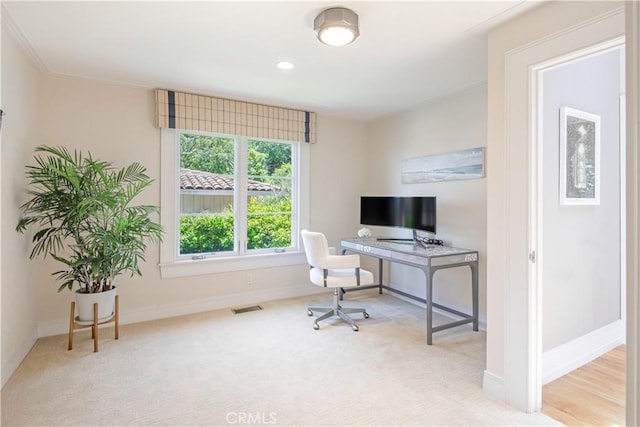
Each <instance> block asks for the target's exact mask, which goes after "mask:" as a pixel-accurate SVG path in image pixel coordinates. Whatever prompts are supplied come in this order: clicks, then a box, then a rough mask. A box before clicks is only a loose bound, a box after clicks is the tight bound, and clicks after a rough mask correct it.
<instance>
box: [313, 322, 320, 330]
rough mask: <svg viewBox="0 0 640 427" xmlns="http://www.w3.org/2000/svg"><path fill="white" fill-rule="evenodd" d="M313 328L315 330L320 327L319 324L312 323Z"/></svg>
mask: <svg viewBox="0 0 640 427" xmlns="http://www.w3.org/2000/svg"><path fill="white" fill-rule="evenodd" d="M313 329H315V330H316V331H317V330H318V329H320V325H318V324H317V323H314V324H313Z"/></svg>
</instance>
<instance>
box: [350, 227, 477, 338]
mask: <svg viewBox="0 0 640 427" xmlns="http://www.w3.org/2000/svg"><path fill="white" fill-rule="evenodd" d="M340 247H341V249H342V253H343V254H344V253H345V252H347V251H350V252H354V253H358V254H361V255H367V256H371V257H375V258H378V260H379V263H378V266H379V267H378V268H379V278H380V279H379V280H380V282H379V284H377V285H371V286H361V287H360V288H357V289H355V288H351V289H344V292H350V291H354V290H361V289H371V288H378V289H379V293H382V290H383V289H386V290H388V291H390V292H395V293H398V294H401V295H403V296H405V297H408V298H411V299H414V300H416V301H420V302H422V303H425V304H426V306H427V344H429V345H431V344H432V342H433V340H432V335H433V333H434V332H438V331H442V330H444V329H449V328H454V327H456V326H460V325H464V324H467V323H473V330H474V331H477V330H478V251H474V250H469V249H458V248H452V247H448V246H438V245H427V246H426V247H422V246H421V245H414V244H411V243H407V242H401V243H398V242H393V241H378V240H376V239H375V238H366V239H342V240H340ZM384 260H387V261H389V262H397V263H399V264H405V265H410V266H412V267H417V268H419V269H421V270H422V271H423V272H424V274H425V277H426V287H427V298H426V299H423V298H419V297H417V296H415V295H411V294H408V293H406V292H402V291H400V290H398V289H394V288H392V287H390V286H385V285H384V284H383V283H382V267H383V261H384ZM460 266H469V267H470V268H471V295H472V296H471V298H472V310H473V313H472V314H471V315H470V314H467V313H462V312H460V311H458V310H454V309H452V308H449V307H446V306H444V305H441V304H437V303H435V302H433V275H434V273H435V272H436V271H438V270H442V269H445V268H453V267H460ZM433 307H436V308H439V309H441V310H444V311H447V312H449V313H452V314H454V315H456V316H458V317H461V318H462V319H461V320H456V321H453V322H450V323H445V324H442V325H438V326H433Z"/></svg>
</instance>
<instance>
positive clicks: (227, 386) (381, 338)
mask: <svg viewBox="0 0 640 427" xmlns="http://www.w3.org/2000/svg"><path fill="white" fill-rule="evenodd" d="M310 299H311V298H296V299H290V300H283V301H275V302H268V303H265V304H262V306H263V307H264V310H262V311H256V312H249V313H244V314H237V315H234V314H232V313H231V312H230V310H219V311H214V312H208V313H202V314H197V315H191V316H183V317H178V318H172V319H165V320H160V321H153V322H146V323H139V324H134V325H126V326H122V327H121V330H120V339H119V340H118V341H115V340H114V339H113V330H112V329H110V328H105V329H102V330H101V332H102V335H101V340H100V352H99V353H93V352H92V342H91V339H90V332H89V331H80V332H77V333H76V338H75V343H74V345H75V348H74V349H73V350H72V351H67V349H66V340H67V337H66V335H64V336H55V337H48V338H43V339H40V340H38V342H37V343H36V345H35V347H34V348H33V350H32V351H31V353H30V354H29V356H28V357H27V358H26V360H25V361H24V362H23V363H22V365H21V366H20V367H19V369H18V370H17V372H16V373H15V375H14V376H13V377H12V378H11V379H10V380H9V382H8V383H7V385H6V386H5V387H4V389H3V390H2V425H3V426H16V425H46V426H63V425H75V426H89V425H99V426H102V425H122V426H125V425H126V426H147V425H149V426H150V425H165V426H188V425H211V426H230V425H231V426H233V425H235V426H242V425H291V426H294V425H295V426H310V425H331V426H341V425H366V426H391V425H412V426H422V425H474V426H475V425H478V426H480V425H483V426H484V425H509V426H516V425H558V423H556V422H555V421H553V420H551V419H550V418H548V417H546V416H544V415H542V414H525V413H521V412H518V411H516V410H515V409H512V408H510V407H509V406H507V405H505V404H503V403H501V402H498V401H495V400H493V399H491V398H490V397H488V396H487V395H486V394H484V393H483V392H482V390H481V384H482V374H483V370H484V368H485V344H484V342H485V335H484V333H483V332H473V331H472V330H471V326H470V325H465V326H462V327H459V328H455V329H450V330H448V331H444V332H439V333H437V334H435V335H434V345H433V346H427V345H426V341H425V333H424V330H425V313H424V310H422V309H421V308H419V307H416V306H414V305H412V304H409V303H407V302H404V301H401V300H399V299H397V298H394V297H392V296H388V295H383V296H378V295H377V294H375V291H364V292H360V293H351V294H348V299H349V302H347V303H345V306H348V305H349V304H353V305H355V306H364V307H366V308H367V310H368V311H369V313H370V315H371V318H369V319H366V320H364V319H362V320H359V324H360V331H359V332H353V331H352V330H351V328H350V327H349V326H348V325H347V324H345V323H342V322H339V321H337V320H336V321H327V322H325V323H323V324H322V326H321V328H320V330H319V331H315V330H313V329H312V327H311V325H312V320H311V318H309V317H307V315H306V310H305V308H306V305H307V303H309V302H310ZM314 300H315V301H314V303H318V302H319V301H321V299H320V298H314ZM329 300H330V295H327V296H326V301H327V302H328V301H329ZM322 302H324V301H322ZM438 321H440V322H441V321H442V318H437V319H436V322H435V323H436V324H437V323H438Z"/></svg>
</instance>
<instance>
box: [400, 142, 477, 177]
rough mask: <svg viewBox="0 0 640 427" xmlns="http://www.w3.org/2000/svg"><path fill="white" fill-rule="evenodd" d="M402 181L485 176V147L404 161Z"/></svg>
mask: <svg viewBox="0 0 640 427" xmlns="http://www.w3.org/2000/svg"><path fill="white" fill-rule="evenodd" d="M401 176H402V183H403V184H416V183H420V182H439V181H453V180H458V179H477V178H483V177H484V147H478V148H471V149H469V150H462V151H454V152H452V153H443V154H436V155H433V156H424V157H416V158H414V159H407V160H403V161H402V172H401Z"/></svg>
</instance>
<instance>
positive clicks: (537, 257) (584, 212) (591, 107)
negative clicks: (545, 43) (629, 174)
mask: <svg viewBox="0 0 640 427" xmlns="http://www.w3.org/2000/svg"><path fill="white" fill-rule="evenodd" d="M623 43H624V39H623V38H618V39H615V40H612V41H608V42H605V43H601V44H598V45H596V46H593V47H589V48H586V49H582V50H580V51H578V52H573V53H571V54H568V55H563V56H562V57H558V58H554V59H552V60H548V61H545V62H544V63H541V64H538V65H536V66H533V67H532V69H533V72H532V82H534V84H533V87H534V91H533V93H532V99H533V100H534V104H533V105H534V106H535V108H534V111H535V114H534V116H535V117H534V118H533V120H532V122H533V123H534V128H535V129H534V132H533V133H534V135H535V137H534V138H533V139H532V144H531V157H530V159H531V168H530V171H531V183H532V191H531V204H530V209H531V212H530V215H531V219H532V221H531V231H530V233H531V234H530V235H531V236H532V240H533V241H534V248H535V251H533V252H532V256H533V257H534V261H535V263H534V264H532V268H531V270H530V279H531V283H532V285H533V289H534V290H535V292H534V295H535V299H536V301H537V302H536V304H535V306H537V308H536V312H537V315H536V317H537V319H538V320H537V321H538V328H537V330H538V337H537V341H538V346H537V347H538V349H539V351H540V353H539V356H538V360H539V363H538V367H537V372H538V379H537V380H536V381H535V383H536V384H537V387H536V388H537V393H536V394H537V396H536V398H535V400H536V402H537V403H536V406H537V407H538V408H540V406H541V403H542V386H543V385H544V384H547V383H550V382H552V381H554V380H557V379H558V378H560V377H562V376H563V375H565V374H567V373H569V372H571V371H574V370H575V369H577V368H579V367H581V366H583V365H585V364H587V363H588V362H591V361H592V360H595V359H597V358H598V357H600V356H602V355H603V354H605V353H607V352H609V351H610V350H612V349H614V348H616V347H619V346H620V345H621V344H623V343H624V340H625V326H624V325H625V283H626V277H625V271H626V265H625V257H626V255H625V234H626V230H625V214H624V213H625V208H624V207H625V203H626V200H625V185H624V182H625V168H624V164H625V153H624V146H625V145H624V143H623V142H622V141H624V139H623V138H624V131H623V129H624V110H623V109H622V108H621V106H622V105H623V101H624V49H623V47H624V45H623ZM536 251H537V253H536ZM576 372H579V371H576ZM623 372H624V370H623ZM623 372H622V374H623ZM574 375H575V374H574ZM565 382H566V380H565ZM569 383H570V381H569ZM564 387H566V385H565V386H564ZM578 392H579V390H576V393H578ZM622 411H624V409H622Z"/></svg>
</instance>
